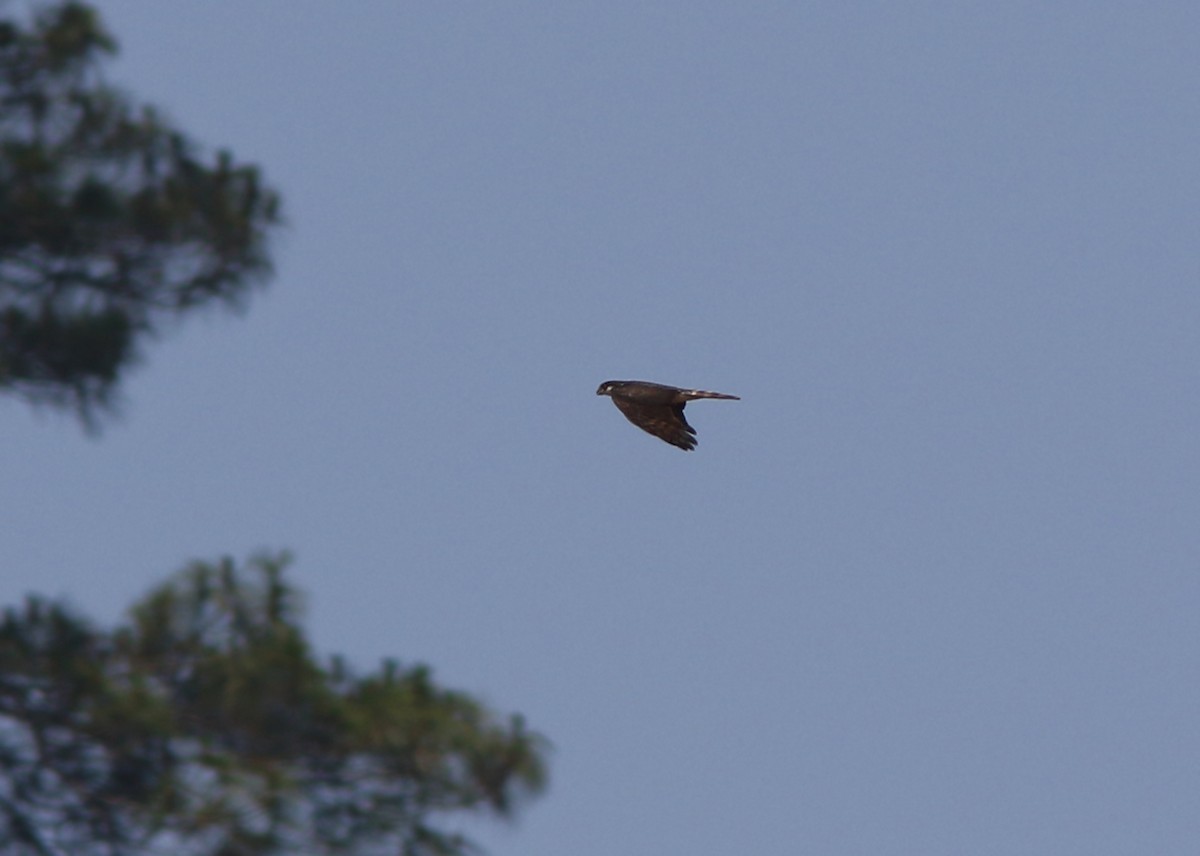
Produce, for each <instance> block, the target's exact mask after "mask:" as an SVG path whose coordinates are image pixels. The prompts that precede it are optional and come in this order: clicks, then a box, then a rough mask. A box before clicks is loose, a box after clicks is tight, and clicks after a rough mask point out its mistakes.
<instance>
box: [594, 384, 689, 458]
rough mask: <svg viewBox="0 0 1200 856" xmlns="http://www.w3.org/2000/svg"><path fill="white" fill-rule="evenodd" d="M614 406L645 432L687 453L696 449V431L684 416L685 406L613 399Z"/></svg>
mask: <svg viewBox="0 0 1200 856" xmlns="http://www.w3.org/2000/svg"><path fill="white" fill-rule="evenodd" d="M613 404H615V405H617V408H618V409H619V410H620V411H621V412H622V413H624V414H625V418H626V419H628V420H629V421H630V422H632V423H633V424H634V425H636V426H637V427H639V428H641V429H642V430H643V431H645V432H647V433H649V434H653V435H654V436H655V437H658V438H660V439H662V440H666V441H667V442H668V443H670V444H671V445H672V446H678V447H679V448H681V449H683V450H684V451H685V452H690V451H691V450H692V449H694V448H696V429H694V428H693V427H692V426H691V425H688V423H687V419H685V418H684V416H683V405H682V404H673V405H663V404H637V403H636V402H633V401H627V400H625V399H622V398H617V397H615V396H614V397H613Z"/></svg>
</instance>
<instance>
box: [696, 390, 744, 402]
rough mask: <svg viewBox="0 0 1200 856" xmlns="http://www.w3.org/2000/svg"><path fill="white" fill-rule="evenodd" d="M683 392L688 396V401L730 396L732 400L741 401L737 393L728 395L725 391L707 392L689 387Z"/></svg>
mask: <svg viewBox="0 0 1200 856" xmlns="http://www.w3.org/2000/svg"><path fill="white" fill-rule="evenodd" d="M683 394H684V395H686V396H687V398H688V401H691V400H693V399H696V398H728V399H729V400H731V401H741V399H740V398H738V397H737V396H736V395H726V394H725V393H723V392H707V391H705V390H703V389H688V390H684V393H683Z"/></svg>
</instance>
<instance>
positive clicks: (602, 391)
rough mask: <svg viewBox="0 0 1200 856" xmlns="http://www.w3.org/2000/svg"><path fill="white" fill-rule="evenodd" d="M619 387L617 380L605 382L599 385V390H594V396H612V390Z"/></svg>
mask: <svg viewBox="0 0 1200 856" xmlns="http://www.w3.org/2000/svg"><path fill="white" fill-rule="evenodd" d="M620 385H621V382H620V381H619V380H606V381H605V382H604V383H602V384H600V388H599V389H598V390H596V395H612V394H613V390H615V389H617V388H618V387H620Z"/></svg>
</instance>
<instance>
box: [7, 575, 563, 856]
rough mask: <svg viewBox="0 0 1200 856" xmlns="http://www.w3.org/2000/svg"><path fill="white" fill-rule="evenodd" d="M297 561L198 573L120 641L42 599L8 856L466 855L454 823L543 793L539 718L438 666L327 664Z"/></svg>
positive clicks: (14, 694)
mask: <svg viewBox="0 0 1200 856" xmlns="http://www.w3.org/2000/svg"><path fill="white" fill-rule="evenodd" d="M286 564H287V557H286V556H274V557H272V556H260V557H257V558H255V559H253V560H251V561H250V563H249V571H250V574H251V575H252V577H253V578H254V581H253V582H245V581H244V580H243V577H245V576H246V574H245V572H244V571H239V570H238V569H237V568H236V567H235V565H234V563H233V562H231V561H229V560H224V561H221V562H218V563H216V564H205V563H196V564H193V565H192V566H190V567H189V568H187V569H185V570H184V571H183V572H181V574H180V575H178V576H177V577H176V578H175V579H173V580H172V581H171V582H169V583H168V584H166V585H164V586H162V587H161V588H159V589H158V590H157V591H155V592H153V593H151V594H150V595H149V596H148V597H146V598H145V599H144V600H142V601H141V602H140V603H138V604H137V605H136V606H134V608H133V609H132V610H131V613H130V614H131V619H130V621H129V622H128V623H127V624H124V625H123V626H120V627H118V628H116V629H115V630H112V631H102V630H97V629H96V628H94V627H93V626H92V625H91V624H89V622H87V621H86V620H85V619H84V618H82V617H80V616H79V615H76V614H75V613H73V612H72V611H71V610H70V609H69V608H67V607H66V606H64V605H62V604H55V603H49V602H46V601H43V600H41V599H37V598H31V599H29V600H28V601H27V602H26V604H25V605H24V607H23V608H10V609H8V610H7V611H6V612H5V615H4V619H3V622H0V849H2V850H3V852H4V853H9V854H14V856H26V854H38V856H46V855H47V854H63V856H66V854H72V856H75V854H104V856H117V855H118V854H135V853H136V854H146V853H164V854H167V853H169V854H205V856H251V854H290V853H306V854H320V853H382V852H387V853H400V854H405V856H458V854H464V853H467V852H469V851H470V850H471V849H473V845H472V844H471V843H470V842H469V841H467V840H466V839H465V838H463V837H462V836H460V835H456V834H454V833H451V832H447V831H444V830H441V829H439V828H438V827H437V826H436V825H435V822H434V821H435V820H436V819H438V818H440V817H442V816H445V815H446V814H447V813H459V814H461V813H464V812H472V811H475V812H478V811H485V812H490V813H493V814H497V815H500V816H507V815H510V814H511V813H512V812H513V810H514V808H515V806H516V805H517V804H518V801H519V800H520V799H521V798H522V797H524V796H529V795H532V794H536V793H537V792H539V791H540V790H541V788H542V787H543V785H544V781H545V767H544V755H545V752H546V744H545V741H544V740H543V739H542V738H541V737H539V736H538V735H536V734H534V733H532V732H530V731H527V730H526V729H525V727H524V725H523V724H522V721H521V719H520V717H516V716H514V717H510V718H508V719H507V720H501V719H500V718H498V717H497V716H496V715H495V714H493V713H492V712H490V711H488V710H487V709H485V708H484V707H483V706H482V705H481V704H480V703H479V702H477V701H475V700H473V699H471V698H470V697H469V696H467V695H464V694H462V693H459V692H454V691H450V690H445V689H441V688H439V687H437V686H436V685H435V684H434V682H433V680H432V677H431V676H430V673H429V671H428V670H427V669H426V668H424V667H423V666H415V667H411V668H401V667H400V666H399V665H397V664H396V663H394V662H391V661H388V662H385V663H384V664H383V666H382V668H381V669H379V670H378V671H377V672H375V673H372V674H368V675H364V676H361V677H360V676H355V675H354V674H352V672H351V671H350V669H349V668H348V667H347V666H346V665H345V664H344V663H342V662H341V661H340V660H338V659H333V660H331V661H330V662H329V663H327V664H325V665H322V664H320V663H318V662H317V660H316V659H315V658H314V657H313V655H312V652H311V651H310V648H309V644H308V642H307V640H306V639H305V636H304V633H303V631H302V630H301V628H300V627H299V625H298V624H297V621H296V602H297V594H296V592H295V591H294V590H293V589H292V588H291V587H289V586H288V585H287V584H286V583H285V582H284V580H283V571H284V568H285V566H286Z"/></svg>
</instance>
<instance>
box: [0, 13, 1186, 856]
mask: <svg viewBox="0 0 1200 856" xmlns="http://www.w3.org/2000/svg"><path fill="white" fill-rule="evenodd" d="M97 5H98V7H99V8H100V10H101V12H102V14H103V16H104V19H105V21H106V22H107V24H108V26H109V28H110V29H111V30H112V32H113V33H114V34H115V35H116V37H117V38H118V40H119V42H120V45H121V53H120V56H119V58H118V59H117V60H115V61H114V62H113V63H112V64H111V65H110V67H109V68H108V72H107V77H108V79H109V80H110V82H113V83H115V84H118V85H120V86H122V87H124V88H126V89H127V90H128V91H129V92H131V93H132V94H133V95H135V96H136V97H137V98H138V99H140V100H143V101H147V102H150V103H153V104H156V105H158V106H159V107H160V108H161V109H162V110H163V112H164V113H165V114H166V115H168V116H170V117H171V119H172V120H173V121H174V122H175V123H177V124H178V125H179V126H180V127H182V128H184V129H185V130H186V131H187V133H189V134H190V135H191V136H193V137H194V138H196V139H198V140H200V141H202V142H203V143H205V144H206V145H207V146H209V147H210V150H216V149H217V148H228V149H230V150H231V151H233V152H234V154H235V156H236V157H237V158H238V159H239V160H243V161H249V162H253V163H256V164H259V165H260V166H261V167H262V169H263V170H264V173H265V176H266V179H267V181H268V182H269V183H271V184H272V185H273V186H275V187H277V188H278V189H279V190H280V191H281V192H282V194H283V196H284V204H285V213H286V217H287V220H288V225H287V228H286V229H285V230H284V231H283V232H282V233H281V234H280V235H279V236H278V240H277V241H276V243H275V250H274V253H275V260H276V268H277V272H276V275H275V277H274V279H273V281H272V282H271V284H270V285H269V287H267V288H266V289H264V290H263V291H262V292H261V293H259V294H257V295H256V297H255V299H254V300H253V301H252V302H251V304H250V306H249V309H248V311H246V312H245V313H244V314H241V315H230V314H228V313H225V312H220V311H211V312H206V313H203V314H202V316H201V317H198V318H192V319H189V320H187V321H185V322H184V323H182V324H181V325H180V327H179V328H178V329H176V330H171V331H169V332H168V333H167V334H165V335H163V336H162V337H161V340H160V341H158V342H156V343H154V344H153V345H152V346H151V347H150V348H149V349H148V351H147V355H146V360H145V362H144V364H143V365H142V366H141V367H140V368H139V370H138V371H137V372H136V373H135V374H133V375H132V376H131V377H130V378H129V382H128V383H127V385H126V387H125V390H124V393H125V406H124V408H123V412H122V415H121V417H120V419H117V420H114V421H112V422H111V423H110V424H109V425H108V426H107V428H106V429H105V430H104V431H103V433H102V434H100V435H99V436H98V437H89V436H87V435H86V434H85V433H84V432H83V431H82V430H81V429H80V427H79V425H78V424H77V423H76V422H75V421H73V420H72V419H71V418H69V417H68V416H65V415H60V414H57V413H54V412H50V411H44V410H35V409H31V408H29V407H28V406H27V405H25V404H24V403H22V402H20V401H18V400H15V399H6V400H3V401H0V472H2V473H3V476H2V477H0V509H2V511H3V513H2V515H0V555H2V556H3V566H4V573H3V575H2V577H0V593H2V594H3V602H4V603H15V602H18V601H19V600H20V599H21V598H22V597H24V595H25V594H27V593H29V592H38V593H41V594H44V595H49V596H55V597H63V598H66V599H67V600H68V601H69V602H70V603H72V604H73V605H74V606H76V607H77V608H78V609H80V610H81V611H83V612H85V613H86V614H88V615H89V616H91V617H93V618H94V619H95V620H96V621H98V622H113V621H116V620H118V619H119V618H120V617H121V616H122V614H123V610H125V609H126V608H127V607H128V606H129V605H130V604H131V603H132V602H133V601H134V600H136V599H137V598H138V597H140V596H142V595H143V594H144V593H145V592H146V591H147V590H149V589H150V588H151V587H153V586H155V585H156V584H158V583H160V582H161V581H163V580H164V579H165V578H166V577H167V575H169V574H170V573H172V572H173V571H175V570H177V569H178V568H180V567H182V566H183V565H185V564H186V563H187V562H189V561H191V560H193V559H206V560H212V559H217V558H219V557H221V556H226V555H229V556H233V557H235V558H237V559H244V558H246V557H248V556H250V555H252V554H253V553H255V552H256V551H258V550H262V549H269V550H278V549H285V548H286V549H289V550H291V551H292V552H293V553H294V554H295V557H296V560H295V564H294V565H293V566H292V569H291V572H290V573H291V579H292V581H293V582H294V583H295V584H296V585H297V586H298V587H299V588H300V589H302V590H303V591H304V592H305V594H306V604H307V609H306V613H305V615H306V619H305V621H306V626H307V627H308V628H309V629H310V631H311V633H312V637H313V639H314V641H315V644H316V645H317V647H318V649H319V651H320V652H321V653H322V654H334V653H340V654H344V655H346V656H347V657H348V658H350V660H351V661H352V662H353V663H355V664H356V665H357V666H358V667H359V668H361V669H363V670H366V669H371V668H374V667H375V666H376V665H377V664H378V662H379V661H380V660H381V659H382V658H384V657H396V658H398V659H399V660H400V661H402V662H404V663H409V664H413V663H417V662H424V663H427V664H429V665H430V666H431V667H432V668H433V670H434V675H435V678H436V679H437V680H438V681H439V682H441V683H442V684H444V685H447V686H450V687H455V688H458V689H462V690H465V691H467V692H470V693H472V694H475V695H477V696H479V697H480V698H482V699H484V700H485V701H486V702H487V703H488V704H489V705H490V706H492V707H493V708H495V709H496V710H498V711H500V712H503V713H508V712H520V713H521V714H522V715H524V716H525V718H526V720H527V722H528V724H529V725H530V727H532V728H533V729H535V730H537V731H539V732H541V733H542V734H544V735H545V736H546V737H548V738H549V739H550V741H551V742H552V743H553V746H554V750H553V754H552V756H551V759H550V773H551V779H550V786H549V790H548V791H547V793H546V794H545V796H543V797H541V798H539V799H537V800H534V801H532V802H530V803H529V804H528V805H527V806H526V807H525V808H524V809H523V810H522V811H521V813H520V815H519V817H518V819H517V820H516V822H514V823H503V822H499V821H495V822H492V821H486V822H478V823H475V822H472V823H469V824H468V825H467V828H468V829H469V830H470V831H471V833H472V834H473V835H474V836H475V837H476V839H477V840H478V841H479V842H480V843H481V844H483V845H484V846H485V847H486V848H487V850H488V851H489V852H490V853H491V854H493V856H517V854H520V856H561V854H564V853H569V854H572V856H610V854H614V853H621V854H655V856H658V854H675V853H679V854H706V853H714V854H717V853H719V854H728V853H753V854H764V856H767V855H768V854H778V856H794V854H808V853H811V854H821V856H860V854H867V853H869V854H873V856H893V854H896V855H897V856H899V854H921V856H961V854H964V853H971V854H982V856H989V854H1020V856H1037V854H1054V856H1064V854H1068V856H1069V854H1080V855H1081V856H1083V854H1086V855H1087V856H1105V854H1122V856H1127V854H1130V853H1139V854H1182V853H1190V852H1194V848H1195V843H1196V841H1197V840H1200V811H1197V805H1198V804H1200V724H1198V723H1200V682H1198V681H1197V675H1198V674H1200V639H1198V635H1197V626H1198V625H1197V614H1198V612H1200V525H1198V523H1197V521H1198V516H1200V452H1198V446H1197V425H1198V424H1200V389H1198V385H1197V380H1198V365H1200V335H1198V330H1200V287H1198V286H1200V241H1198V238H1200V226H1198V224H1200V158H1198V157H1197V152H1198V151H1200V67H1198V66H1200V61H1198V58H1197V56H1198V55H1197V51H1196V45H1197V42H1198V40H1200V5H1197V4H1195V3H1192V2H1150V3H1140V4H1132V3H1118V2H1107V0H1090V1H1089V2H1074V0H1063V2H1056V3H1044V2H1023V0H1013V2H1006V3H980V2H919V1H918V2H913V3H883V2H853V3H845V2H836V3H835V2H806V3H793V2H786V3H784V2H762V3H749V4H746V3H716V2H687V3H684V2H625V0H605V2H602V3H601V2H565V3H540V2H512V3H504V4H498V3H472V2H465V3H398V2H382V0H361V2H356V3H353V4H332V3H318V2H313V0H286V2H285V0H247V2H242V3H239V4H237V5H236V7H235V6H233V5H231V4H221V3H211V2H202V0H173V2H172V3H171V4H170V5H169V7H163V6H161V5H154V4H146V3H144V2H140V0H104V2H99V3H98V4H97ZM630 378H636V379H645V380H654V381H659V382H664V383H670V384H676V385H681V386H694V387H700V388H704V389H713V390H718V391H721V392H726V393H732V394H735V395H739V396H741V399H742V400H741V401H735V402H727V401H715V402H707V401H702V402H697V403H695V404H692V405H690V406H689V408H688V416H689V419H690V421H691V423H692V425H693V426H695V427H696V429H697V431H698V432H699V440H700V445H699V448H698V449H697V450H696V451H695V452H691V453H684V452H682V451H680V450H678V449H675V448H673V447H671V446H668V445H666V444H664V443H662V442H660V441H659V440H657V439H655V438H653V437H651V436H649V435H647V434H644V433H642V432H641V431H638V430H637V429H636V428H635V427H633V426H632V425H630V424H629V423H627V422H626V421H625V419H624V418H622V416H621V414H620V413H619V412H618V411H617V410H616V409H615V408H614V407H613V406H612V403H611V402H610V401H609V400H607V399H605V398H600V397H597V396H596V395H595V394H594V393H595V390H596V387H597V386H598V384H599V383H600V382H601V381H604V380H609V379H630Z"/></svg>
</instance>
